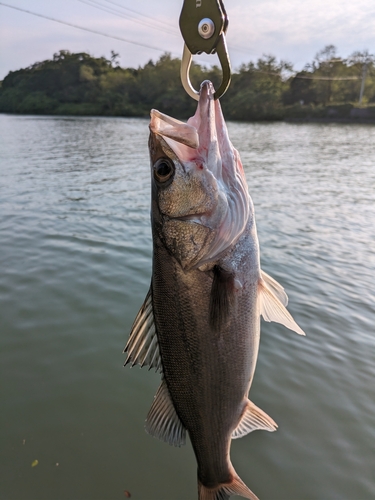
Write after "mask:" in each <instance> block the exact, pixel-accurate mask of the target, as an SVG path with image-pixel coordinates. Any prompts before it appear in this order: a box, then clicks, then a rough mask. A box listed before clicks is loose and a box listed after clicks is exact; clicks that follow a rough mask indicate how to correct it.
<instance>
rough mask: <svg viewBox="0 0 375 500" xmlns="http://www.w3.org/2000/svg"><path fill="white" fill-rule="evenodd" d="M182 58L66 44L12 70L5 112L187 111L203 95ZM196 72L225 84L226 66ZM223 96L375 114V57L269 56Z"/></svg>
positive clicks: (250, 111) (248, 116) (261, 116)
mask: <svg viewBox="0 0 375 500" xmlns="http://www.w3.org/2000/svg"><path fill="white" fill-rule="evenodd" d="M180 62H181V61H180V59H178V58H172V57H171V55H170V54H164V55H162V56H161V57H160V58H159V60H158V61H156V62H153V61H149V62H148V63H147V64H145V65H144V66H143V67H139V68H138V69H134V68H121V67H120V66H119V64H118V54H115V53H114V52H112V56H111V58H110V59H106V58H104V57H100V58H96V57H92V56H90V55H89V54H87V53H84V52H82V53H76V54H73V53H70V52H68V51H66V50H61V51H60V52H58V53H57V54H54V56H53V58H52V59H50V60H46V61H43V62H39V63H35V64H33V65H32V66H30V67H28V68H25V69H20V70H18V71H12V72H10V73H9V74H8V75H7V76H6V77H5V78H4V80H3V81H2V82H1V87H0V112H3V113H25V114H26V113H29V114H57V115H107V116H148V114H149V111H150V109H151V108H157V109H160V110H161V111H163V112H164V113H167V114H170V115H173V116H176V117H180V118H186V117H188V116H191V115H192V114H193V113H194V111H195V102H194V101H193V100H192V99H191V98H190V97H189V96H188V95H187V94H186V92H185V91H184V90H183V89H182V86H181V82H180V75H179V72H180ZM190 77H191V80H192V83H193V85H194V86H195V87H196V88H198V87H199V84H200V83H201V82H202V81H203V80H206V79H209V80H212V81H213V83H214V84H216V85H218V84H219V82H220V79H221V72H220V69H219V68H218V67H217V66H214V67H212V68H206V67H203V66H200V65H198V64H194V63H193V64H192V67H191V71H190ZM359 101H361V103H360V104H361V105H359ZM221 103H222V106H223V108H224V113H225V116H226V117H227V118H228V119H232V120H246V121H251V120H283V119H292V120H293V119H294V120H298V119H338V120H340V119H350V118H352V119H353V118H354V119H355V118H356V117H357V118H361V117H362V118H365V119H366V118H367V119H369V120H373V119H374V120H375V65H374V57H373V56H371V55H370V54H368V52H366V51H365V52H355V53H353V54H352V55H351V56H350V57H348V58H347V59H343V58H340V57H338V56H337V54H336V48H335V47H334V46H332V45H329V46H327V47H325V48H324V49H323V50H321V51H320V52H319V53H318V54H317V55H316V57H315V59H314V60H313V61H312V62H311V63H309V64H306V66H305V68H304V69H303V71H300V72H297V73H296V72H294V71H293V68H292V66H291V65H290V64H288V63H286V62H284V61H277V60H276V58H275V57H273V56H264V57H262V58H260V59H259V60H258V61H257V62H256V63H253V62H250V63H248V64H244V65H242V66H241V67H240V68H239V69H238V70H237V71H236V72H234V74H233V76H232V83H231V86H230V88H229V90H228V92H227V94H226V95H225V97H224V98H223V99H222V100H221Z"/></svg>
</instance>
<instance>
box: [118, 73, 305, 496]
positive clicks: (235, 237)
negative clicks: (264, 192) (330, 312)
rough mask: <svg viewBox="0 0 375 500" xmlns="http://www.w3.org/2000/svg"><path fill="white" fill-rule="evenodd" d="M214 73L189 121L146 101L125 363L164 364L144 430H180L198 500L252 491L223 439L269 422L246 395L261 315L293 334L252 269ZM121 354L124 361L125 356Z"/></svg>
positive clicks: (278, 302) (247, 216) (234, 158)
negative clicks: (144, 230)
mask: <svg viewBox="0 0 375 500" xmlns="http://www.w3.org/2000/svg"><path fill="white" fill-rule="evenodd" d="M213 94H214V89H213V86H212V84H211V83H210V82H208V81H206V82H203V84H202V87H201V92H200V99H199V103H198V107H197V111H196V113H195V115H194V116H193V117H192V118H190V119H189V120H188V122H187V123H183V122H180V121H178V120H175V119H174V118H171V117H169V116H167V115H164V114H163V113H160V112H159V111H156V110H152V111H151V123H150V139H149V149H150V158H151V182H152V207H151V221H152V233H153V271H152V280H151V286H150V290H149V292H148V294H147V296H146V299H145V301H144V304H143V305H142V307H141V309H140V311H139V313H138V315H137V317H136V319H135V321H134V324H133V327H132V331H131V334H130V338H129V341H128V343H127V344H126V347H125V352H127V354H128V357H127V360H126V363H131V364H132V365H134V364H140V365H141V366H144V365H148V366H149V367H150V368H156V370H158V371H160V372H161V374H162V382H161V385H160V387H159V389H158V391H157V393H156V395H155V398H154V402H153V404H152V406H151V409H150V411H149V413H148V416H147V420H146V430H147V431H148V432H149V433H150V434H151V435H153V436H155V437H157V438H160V439H162V440H164V441H166V442H167V443H169V444H172V445H175V446H181V445H183V444H185V438H186V431H187V432H188V433H189V436H190V440H191V443H192V446H193V449H194V452H195V456H196V459H197V463H198V496H199V499H200V500H225V499H228V498H229V497H230V495H240V496H242V497H244V498H249V499H252V500H255V499H256V498H257V497H256V495H255V494H254V493H253V492H252V491H250V490H249V488H248V487H247V486H246V485H245V484H244V483H243V481H242V480H241V479H240V478H239V476H238V475H237V474H236V472H235V470H234V468H233V466H232V464H231V461H230V455H229V454H230V445H231V440H232V439H236V438H240V437H242V436H245V435H246V434H248V433H249V432H252V431H254V430H258V429H263V430H267V431H271V432H272V431H275V430H276V428H277V424H276V423H275V422H274V421H273V420H272V418H271V417H269V416H268V415H267V414H266V413H265V412H264V411H262V410H261V409H260V408H258V407H257V406H256V405H255V404H254V403H252V402H251V401H250V400H249V399H248V392H249V390H250V386H251V383H252V380H253V376H254V371H255V365H256V361H257V357H258V348H259V337H260V315H262V316H263V318H264V319H265V320H266V321H276V322H279V323H281V324H283V325H285V326H286V327H287V328H290V329H291V330H294V331H296V332H297V333H299V334H300V335H304V332H303V331H302V330H301V328H300V327H299V326H298V325H297V324H296V322H295V321H294V320H293V318H292V316H291V315H290V314H289V312H288V311H287V310H286V308H285V306H286V305H287V295H286V293H285V291H284V289H283V287H282V286H281V285H280V284H279V283H277V282H276V281H275V280H274V279H272V278H271V277H270V276H268V275H267V274H266V273H265V272H262V271H261V269H260V262H259V245H258V238H257V232H256V226H255V218H254V208H253V204H252V201H251V198H250V196H249V194H248V188H247V183H246V179H245V174H244V171H243V168H242V164H241V160H240V157H239V154H238V152H237V151H236V150H235V149H234V147H233V146H232V144H231V142H230V140H229V137H228V131H227V127H226V124H225V121H224V118H223V115H222V112H221V108H220V104H219V101H218V100H216V101H215V100H214V99H213ZM126 363H125V364H126Z"/></svg>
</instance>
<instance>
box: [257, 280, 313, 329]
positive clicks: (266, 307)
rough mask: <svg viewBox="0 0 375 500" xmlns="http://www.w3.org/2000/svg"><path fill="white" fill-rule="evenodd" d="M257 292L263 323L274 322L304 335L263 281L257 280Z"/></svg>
mask: <svg viewBox="0 0 375 500" xmlns="http://www.w3.org/2000/svg"><path fill="white" fill-rule="evenodd" d="M275 283H277V282H275ZM258 291H259V301H260V314H261V315H262V316H263V318H264V320H265V321H275V322H276V323H281V324H282V325H284V326H286V327H287V328H289V329H290V330H293V331H294V332H296V333H298V334H299V335H306V334H305V332H304V331H303V330H302V328H300V327H299V326H298V325H297V323H296V322H295V321H294V319H293V318H292V315H291V314H290V313H289V312H288V311H287V310H286V309H285V306H284V305H283V304H282V303H281V302H280V300H279V299H278V298H277V297H276V295H275V293H274V292H273V291H272V290H271V289H270V288H269V287H268V286H267V284H266V283H265V281H264V280H263V279H260V280H259V285H258Z"/></svg>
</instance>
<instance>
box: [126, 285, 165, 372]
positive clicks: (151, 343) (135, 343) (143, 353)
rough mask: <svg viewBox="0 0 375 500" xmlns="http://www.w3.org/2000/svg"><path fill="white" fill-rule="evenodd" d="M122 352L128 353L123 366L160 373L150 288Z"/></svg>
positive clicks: (160, 366) (160, 367)
mask: <svg viewBox="0 0 375 500" xmlns="http://www.w3.org/2000/svg"><path fill="white" fill-rule="evenodd" d="M124 352H126V353H128V357H127V358H126V361H125V365H127V364H128V363H131V364H132V366H134V365H135V364H138V365H141V367H142V366H145V365H149V367H150V369H151V368H155V370H156V371H160V372H161V371H162V365H161V359H160V353H159V344H158V338H157V336H156V330H155V323H154V313H153V310H152V292H151V287H150V290H149V291H148V293H147V295H146V298H145V301H144V302H143V305H142V307H141V308H140V310H139V312H138V314H137V317H136V318H135V320H134V323H133V326H132V329H131V332H130V337H129V340H128V342H127V344H126V346H125V349H124Z"/></svg>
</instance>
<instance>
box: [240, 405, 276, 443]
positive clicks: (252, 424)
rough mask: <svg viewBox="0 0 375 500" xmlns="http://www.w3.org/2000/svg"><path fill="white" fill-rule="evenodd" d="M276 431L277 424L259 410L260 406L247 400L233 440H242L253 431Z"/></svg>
mask: <svg viewBox="0 0 375 500" xmlns="http://www.w3.org/2000/svg"><path fill="white" fill-rule="evenodd" d="M276 429H277V423H276V422H275V421H274V420H273V419H272V418H271V417H270V416H269V415H267V413H265V412H264V411H263V410H261V409H260V408H258V406H256V405H255V404H254V403H252V402H251V401H249V400H247V404H246V406H245V411H244V412H243V414H242V417H241V420H240V423H239V424H238V425H237V427H236V428H235V429H234V431H233V433H232V439H237V438H241V437H243V436H246V434H249V432H253V431H258V430H263V431H269V432H273V431H275V430H276Z"/></svg>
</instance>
